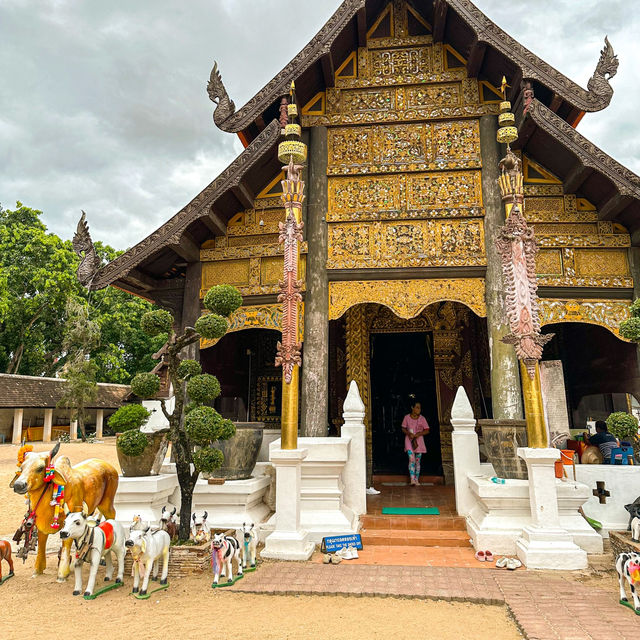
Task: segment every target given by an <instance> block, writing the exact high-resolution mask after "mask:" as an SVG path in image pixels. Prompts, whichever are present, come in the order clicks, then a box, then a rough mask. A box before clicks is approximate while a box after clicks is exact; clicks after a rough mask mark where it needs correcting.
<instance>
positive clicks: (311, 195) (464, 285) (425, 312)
mask: <svg viewBox="0 0 640 640" xmlns="http://www.w3.org/2000/svg"><path fill="white" fill-rule="evenodd" d="M265 37H266V36H265ZM595 53H596V52H594V54H595ZM594 62H596V60H595V59H594ZM629 64H631V61H629ZM617 66H618V60H617V58H616V56H615V55H614V52H613V48H612V46H611V44H610V43H609V42H608V41H605V44H604V48H603V50H602V52H601V54H600V58H599V61H597V65H596V66H595V71H594V72H593V75H592V76H591V78H590V80H589V82H588V85H587V87H588V88H587V89H586V90H585V89H584V88H582V87H580V86H579V85H577V84H575V83H574V82H572V81H571V80H570V79H568V78H566V77H565V76H564V75H562V74H561V73H560V72H558V71H557V70H555V69H553V68H552V67H551V66H550V65H548V64H547V63H545V62H544V61H543V60H541V59H540V58H538V57H537V56H536V55H535V54H533V53H532V52H530V51H528V50H527V49H526V48H525V47H523V46H522V45H521V44H519V43H518V42H517V41H516V40H514V39H513V38H512V37H510V36H509V35H507V34H506V33H505V32H504V31H502V30H501V29H500V28H499V27H498V26H496V25H495V24H494V23H493V22H492V21H491V20H489V19H488V18H487V17H486V16H485V15H484V14H483V13H482V12H480V11H479V10H478V9H477V8H476V7H475V6H474V5H473V4H472V3H471V2H470V1H469V0H411V1H409V0H392V1H388V0H345V2H343V3H342V5H341V6H340V7H339V8H338V10H337V11H336V12H335V14H334V15H333V16H332V17H331V18H330V19H329V21H328V22H327V23H326V24H325V26H324V27H323V28H322V29H321V30H320V31H319V32H318V34H317V35H316V36H315V37H314V38H313V40H311V42H310V43H309V44H308V45H307V46H305V48H304V49H303V50H302V51H301V52H300V53H299V54H298V55H297V56H296V57H295V58H294V59H293V60H292V61H291V62H290V63H289V64H288V65H287V66H286V67H285V68H284V69H283V70H282V71H281V72H280V73H279V74H278V75H277V76H276V77H275V78H273V80H271V81H270V82H269V83H268V84H267V85H266V86H265V87H264V88H263V89H261V90H260V91H259V92H258V93H257V94H256V95H255V97H253V98H252V99H251V100H249V102H247V104H246V105H244V106H243V107H242V108H240V109H236V107H235V105H234V103H233V101H232V99H231V97H230V96H229V95H228V94H227V91H226V89H225V86H224V84H223V81H222V77H221V73H220V71H219V70H218V69H217V67H216V68H214V70H213V72H212V74H211V79H210V82H209V85H208V92H209V97H210V98H211V100H212V101H214V103H215V104H216V106H215V111H214V116H213V119H214V122H215V125H216V126H217V127H219V128H220V129H221V130H223V131H225V132H229V133H231V134H237V135H238V136H239V138H240V140H241V141H242V143H243V145H244V147H245V149H244V151H243V152H242V153H241V154H240V155H239V156H238V157H237V158H236V159H235V160H234V161H233V162H232V163H231V164H230V165H229V167H228V168H227V169H225V170H224V171H223V172H222V173H221V174H220V175H219V176H218V177H216V178H215V179H214V180H213V181H212V182H211V183H210V184H209V185H207V186H205V187H204V189H203V190H202V191H201V192H200V193H199V194H197V195H196V196H195V197H194V199H193V200H192V201H191V202H189V203H188V204H187V205H186V206H185V207H184V208H183V209H181V210H180V211H178V212H177V213H176V214H175V215H174V216H173V217H172V218H171V219H170V220H168V221H167V222H166V223H165V224H164V225H162V226H161V227H160V228H159V229H157V230H155V231H153V232H152V233H151V234H150V235H149V236H148V237H146V238H145V239H144V240H142V241H141V242H140V243H138V244H137V245H136V246H134V247H133V248H131V249H129V250H128V251H127V252H126V253H124V254H123V255H121V256H120V257H118V258H117V259H116V260H114V261H113V262H111V263H110V264H108V265H106V266H105V267H103V268H102V269H101V270H100V271H99V272H98V274H97V276H96V278H95V280H94V282H93V287H94V288H100V287H105V286H108V285H112V286H116V287H118V288H120V289H123V290H125V291H128V292H130V293H132V294H134V295H137V296H141V297H143V298H146V299H148V300H152V301H153V302H155V303H156V304H158V305H160V306H162V307H165V308H168V309H170V310H171V311H172V312H173V313H174V316H175V317H176V319H177V321H178V322H179V323H180V324H181V325H182V326H187V325H192V324H193V322H194V321H195V319H196V318H197V317H198V316H199V315H200V313H201V300H202V297H203V296H204V294H205V293H206V291H207V290H208V288H209V287H211V286H213V285H216V284H232V285H235V286H236V287H237V288H238V289H239V290H240V292H241V293H242V295H243V297H244V305H243V306H242V307H241V308H240V309H239V310H238V311H237V312H236V313H235V314H234V315H233V317H232V320H231V327H230V332H229V333H228V335H226V336H225V337H224V338H222V340H221V341H220V342H219V343H218V344H214V343H213V342H203V343H202V344H201V345H200V359H201V362H202V364H203V368H204V369H205V371H208V372H211V373H215V374H216V375H217V376H218V378H219V379H220V382H221V384H222V388H223V397H222V398H221V399H220V400H219V402H220V409H221V410H222V411H223V412H224V413H226V414H227V415H228V416H230V417H234V418H236V419H241V420H246V419H249V420H253V421H262V422H264V423H265V425H267V426H278V425H279V423H280V403H281V402H280V401H281V397H280V394H281V375H282V370H281V369H280V368H277V367H276V366H275V364H274V360H275V355H276V343H277V341H278V340H279V337H280V334H279V331H280V329H281V326H282V310H281V305H280V304H279V303H278V300H277V294H278V291H279V289H278V283H279V281H280V280H282V271H283V258H282V246H281V245H280V244H279V242H278V233H279V226H278V225H279V223H280V222H281V221H283V220H284V208H283V205H282V202H281V199H280V194H281V189H282V188H281V180H282V179H283V175H284V174H283V168H282V166H281V163H279V162H278V158H277V155H278V154H277V151H276V149H277V145H278V142H279V141H280V139H281V137H280V136H281V124H280V121H279V117H280V106H281V100H282V97H283V96H285V95H287V94H288V92H289V87H290V85H291V83H292V81H294V82H295V86H296V92H297V99H298V104H299V109H300V120H301V124H302V128H303V136H304V137H305V141H306V142H307V144H308V148H309V154H308V161H307V166H306V167H305V169H304V180H305V182H306V200H305V202H304V205H303V221H304V243H303V245H302V254H303V256H302V269H301V271H302V273H301V277H302V280H303V287H302V291H303V298H304V305H303V307H302V311H301V317H300V326H301V327H302V329H301V336H300V339H301V340H302V342H303V365H302V371H301V379H300V397H301V411H300V429H301V433H303V434H304V435H316V436H322V435H331V434H336V433H339V432H340V426H341V413H342V404H343V401H344V399H345V396H346V393H347V388H348V383H349V382H350V381H351V380H355V381H356V382H357V383H358V387H359V389H360V393H361V396H362V399H363V401H364V403H365V408H366V418H365V424H366V426H367V457H368V465H369V471H370V472H374V473H396V472H403V471H404V469H405V466H406V464H405V458H406V456H405V454H404V453H403V450H402V441H401V433H400V429H399V426H400V422H401V421H402V417H403V416H404V414H406V413H407V412H408V402H409V399H410V397H415V398H416V399H418V400H420V401H421V402H422V407H423V413H424V414H425V416H426V417H427V419H428V421H429V423H430V425H431V427H432V431H431V434H430V435H429V441H428V443H427V446H428V450H429V451H428V454H426V456H425V458H424V459H423V468H424V471H425V472H426V473H430V474H437V475H445V476H447V477H450V475H451V468H452V451H451V425H450V412H451V406H452V403H453V400H454V395H455V392H456V389H457V387H458V386H460V385H463V386H464V388H465V390H466V392H467V395H468V397H469V398H470V400H471V403H472V405H473V410H474V414H475V415H476V416H478V417H487V418H491V417H493V418H502V419H521V418H522V417H523V409H522V398H521V385H520V372H519V368H518V362H517V360H516V357H515V353H514V350H513V347H512V346H510V345H507V344H504V343H503V342H501V338H502V337H503V336H505V335H506V334H507V333H508V331H509V329H508V326H507V321H506V318H505V310H504V299H503V287H502V279H501V278H502V272H501V263H500V256H499V254H498V253H497V250H496V248H495V244H494V240H495V237H496V233H497V230H498V229H499V227H500V226H501V225H502V224H503V223H504V219H505V214H504V207H503V204H502V201H501V195H500V190H499V188H498V177H499V166H498V165H499V161H500V158H502V156H503V155H504V148H503V147H501V145H499V144H498V143H497V142H496V131H497V129H498V113H499V105H500V102H501V101H503V100H504V97H503V94H502V92H501V82H502V78H503V77H505V78H506V79H507V83H508V85H509V86H508V87H507V89H506V98H507V99H508V100H510V101H511V103H512V105H513V111H514V113H515V114H516V121H517V122H516V124H517V126H518V130H519V138H518V140H517V141H516V142H515V143H514V144H513V145H512V148H513V149H514V151H515V152H516V154H517V155H518V156H519V158H520V159H521V161H522V167H523V174H524V193H525V207H524V214H525V217H526V220H527V222H528V223H529V224H530V225H531V226H532V227H533V229H534V231H535V237H536V239H537V242H538V246H539V248H540V251H539V254H538V256H537V276H538V294H539V296H540V314H541V324H542V325H543V332H544V333H549V332H550V333H555V337H554V338H553V339H552V340H551V342H549V344H548V345H547V346H546V347H545V351H544V357H543V359H544V360H546V361H554V362H558V361H559V362H561V363H562V375H561V378H560V381H562V379H563V380H564V390H565V396H566V406H567V419H568V422H569V426H571V427H575V428H580V427H584V425H585V422H586V420H588V419H591V418H593V419H595V418H597V417H601V416H606V415H608V413H609V412H610V411H611V410H613V409H614V408H619V407H621V408H623V409H624V410H626V409H627V405H628V403H630V402H631V398H632V397H633V396H635V397H637V398H640V376H639V369H638V360H637V353H636V345H635V344H633V343H629V342H625V341H624V340H623V339H622V338H621V337H620V335H619V333H618V325H619V323H620V322H621V321H622V320H624V319H626V318H627V317H628V314H629V312H628V307H629V303H630V302H631V301H632V299H633V298H634V296H637V295H638V291H636V288H637V287H639V286H640V254H639V253H638V249H637V248H636V247H637V246H640V178H639V177H638V176H636V175H635V174H633V173H632V172H631V171H629V170H628V169H626V168H625V167H623V166H621V165H620V164H619V163H617V162H616V161H615V160H614V159H613V158H611V157H609V156H608V155H607V154H606V153H604V152H603V151H602V150H600V149H598V148H597V147H596V146H595V145H593V144H592V143H591V142H589V141H588V140H587V139H585V138H584V137H583V136H582V135H581V134H580V133H579V130H578V125H579V123H580V121H581V119H582V118H583V117H584V116H586V117H589V114H590V113H591V112H596V111H600V110H602V109H605V108H606V107H607V106H608V105H609V103H610V101H611V98H612V95H613V89H612V88H611V86H610V83H609V81H610V79H611V78H612V77H613V76H614V75H615V73H616V71H617ZM203 99H204V96H203ZM543 364H544V362H543Z"/></svg>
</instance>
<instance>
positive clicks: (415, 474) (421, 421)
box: [402, 401, 429, 486]
mask: <svg viewBox="0 0 640 640" xmlns="http://www.w3.org/2000/svg"><path fill="white" fill-rule="evenodd" d="M421 412H422V407H421V406H420V403H419V402H417V401H414V402H413V403H412V405H411V413H408V414H407V415H406V416H405V417H404V420H403V421H402V433H404V450H405V451H406V452H407V455H408V456H409V477H410V478H411V484H412V485H415V486H418V485H419V484H420V481H419V478H420V459H421V458H422V454H423V453H426V452H427V447H426V446H425V444H424V436H426V435H427V434H428V433H429V424H428V423H427V421H426V419H425V417H424V416H423V415H421Z"/></svg>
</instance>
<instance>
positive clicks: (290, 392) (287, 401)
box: [280, 366, 300, 449]
mask: <svg viewBox="0 0 640 640" xmlns="http://www.w3.org/2000/svg"><path fill="white" fill-rule="evenodd" d="M299 374H300V367H297V366H295V367H293V371H292V372H291V382H289V383H288V384H287V383H286V382H285V381H284V378H283V380H282V426H281V432H280V440H281V447H282V448H283V449H297V448H298V395H299V394H298V376H299Z"/></svg>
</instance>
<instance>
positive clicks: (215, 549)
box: [211, 533, 242, 584]
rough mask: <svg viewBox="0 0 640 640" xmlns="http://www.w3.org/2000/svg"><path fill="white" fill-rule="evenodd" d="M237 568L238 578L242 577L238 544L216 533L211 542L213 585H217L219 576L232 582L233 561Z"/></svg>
mask: <svg viewBox="0 0 640 640" xmlns="http://www.w3.org/2000/svg"><path fill="white" fill-rule="evenodd" d="M234 559H235V561H236V566H237V567H238V576H241V575H242V561H241V560H240V543H239V542H238V541H237V540H236V539H235V538H234V537H232V536H225V535H224V533H216V534H214V536H213V540H212V542H211V566H212V568H213V584H218V580H219V579H220V576H223V577H224V576H226V577H227V582H233V560H234Z"/></svg>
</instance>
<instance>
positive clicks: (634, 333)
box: [620, 300, 640, 342]
mask: <svg viewBox="0 0 640 640" xmlns="http://www.w3.org/2000/svg"><path fill="white" fill-rule="evenodd" d="M636 302H638V300H636ZM633 304H635V302H634V303H633ZM620 335H621V336H622V337H623V338H626V339H627V340H633V341H634V342H640V318H637V317H632V318H629V319H628V320H624V321H623V322H621V323H620Z"/></svg>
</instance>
